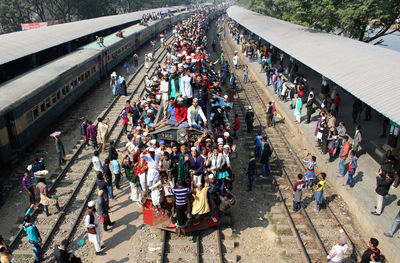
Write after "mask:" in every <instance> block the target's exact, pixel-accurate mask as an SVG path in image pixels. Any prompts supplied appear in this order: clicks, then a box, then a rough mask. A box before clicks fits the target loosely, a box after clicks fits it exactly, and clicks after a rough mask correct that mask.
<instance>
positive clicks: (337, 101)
mask: <svg viewBox="0 0 400 263" xmlns="http://www.w3.org/2000/svg"><path fill="white" fill-rule="evenodd" d="M341 100H342V99H341V98H340V97H336V99H335V107H336V108H338V107H339V104H340V101H341Z"/></svg>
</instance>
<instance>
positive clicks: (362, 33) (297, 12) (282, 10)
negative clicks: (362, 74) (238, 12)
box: [238, 0, 400, 42]
mask: <svg viewBox="0 0 400 263" xmlns="http://www.w3.org/2000/svg"><path fill="white" fill-rule="evenodd" d="M238 2H239V4H241V5H244V6H247V7H249V8H250V9H252V10H253V11H256V12H259V13H263V14H266V15H269V16H273V17H276V18H279V19H283V20H286V21H289V22H291V23H296V24H300V25H303V26H307V27H312V28H315V29H318V30H322V31H325V32H330V33H335V34H341V35H344V36H347V37H350V38H354V39H358V40H361V41H365V42H371V41H373V40H376V39H379V38H380V37H382V36H385V35H388V34H391V33H393V32H395V31H398V27H395V26H394V25H395V23H396V19H397V18H398V17H399V16H400V1H399V0H250V1H248V0H238ZM246 2H248V3H246Z"/></svg>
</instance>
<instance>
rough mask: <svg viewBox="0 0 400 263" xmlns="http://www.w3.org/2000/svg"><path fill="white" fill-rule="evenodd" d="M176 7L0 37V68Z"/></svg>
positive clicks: (94, 19)
mask: <svg viewBox="0 0 400 263" xmlns="http://www.w3.org/2000/svg"><path fill="white" fill-rule="evenodd" d="M179 7H182V6H173V7H163V8H155V9H149V10H142V11H137V12H132V13H127V14H122V15H113V16H103V17H98V18H93V19H86V20H81V21H76V22H71V23H65V24H59V25H53V26H49V27H43V28H38V29H32V30H27V31H18V32H13V33H9V34H4V35H0V65H2V64H5V63H7V62H10V61H13V60H16V59H18V58H21V57H25V56H28V55H31V54H34V53H37V52H40V51H42V50H45V49H48V48H51V47H54V46H57V45H60V44H63V43H67V42H69V41H71V40H74V39H78V38H81V37H84V36H86V35H89V34H91V33H93V32H97V31H101V30H104V29H107V28H110V27H114V26H117V25H122V24H125V23H129V22H132V21H136V20H140V19H141V18H142V15H143V14H147V13H150V12H160V11H167V10H173V9H177V8H179Z"/></svg>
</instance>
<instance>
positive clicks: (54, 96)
mask: <svg viewBox="0 0 400 263" xmlns="http://www.w3.org/2000/svg"><path fill="white" fill-rule="evenodd" d="M56 102H57V96H56V94H54V95H53V96H51V103H52V104H55V103H56Z"/></svg>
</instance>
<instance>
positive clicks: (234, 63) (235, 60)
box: [232, 51, 239, 69]
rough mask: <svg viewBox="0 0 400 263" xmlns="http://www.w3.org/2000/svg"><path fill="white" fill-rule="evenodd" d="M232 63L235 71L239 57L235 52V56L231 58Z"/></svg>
mask: <svg viewBox="0 0 400 263" xmlns="http://www.w3.org/2000/svg"><path fill="white" fill-rule="evenodd" d="M232 62H233V66H234V67H235V69H237V67H238V63H239V56H238V52H237V51H235V56H234V57H233V59H232Z"/></svg>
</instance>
